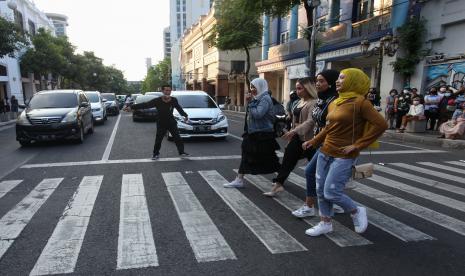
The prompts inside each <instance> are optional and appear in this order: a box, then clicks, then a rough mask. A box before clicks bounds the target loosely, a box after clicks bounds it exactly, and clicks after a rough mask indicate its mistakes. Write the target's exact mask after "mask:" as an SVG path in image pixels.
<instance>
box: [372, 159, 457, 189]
mask: <svg viewBox="0 0 465 276" xmlns="http://www.w3.org/2000/svg"><path fill="white" fill-rule="evenodd" d="M375 171H380V172H383V173H387V174H391V175H394V176H397V177H401V178H404V179H408V180H411V181H415V182H417V183H420V184H423V185H426V186H429V187H433V188H437V189H441V190H444V191H448V192H451V193H455V194H459V195H465V189H464V188H460V187H457V186H454V185H449V184H446V183H443V182H439V181H436V180H432V179H429V178H425V177H421V176H418V175H414V174H410V173H405V172H402V171H399V170H395V169H391V168H388V167H386V166H379V165H375Z"/></svg>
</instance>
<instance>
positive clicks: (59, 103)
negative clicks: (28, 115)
mask: <svg viewBox="0 0 465 276" xmlns="http://www.w3.org/2000/svg"><path fill="white" fill-rule="evenodd" d="M77 105H78V101H77V97H76V95H75V94H74V93H46V94H36V95H35V96H34V97H32V99H31V101H30V102H29V107H30V108H34V109H38V108H72V107H76V106H77Z"/></svg>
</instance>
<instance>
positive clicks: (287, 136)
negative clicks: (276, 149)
mask: <svg viewBox="0 0 465 276" xmlns="http://www.w3.org/2000/svg"><path fill="white" fill-rule="evenodd" d="M295 134H296V133H295V132H294V131H292V130H291V131H288V132H286V133H284V135H283V136H281V138H283V139H285V140H288V141H290V140H291V139H292V137H294V135H295Z"/></svg>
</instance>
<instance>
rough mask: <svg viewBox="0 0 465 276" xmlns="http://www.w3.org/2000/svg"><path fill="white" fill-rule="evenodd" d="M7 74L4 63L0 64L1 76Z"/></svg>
mask: <svg viewBox="0 0 465 276" xmlns="http://www.w3.org/2000/svg"><path fill="white" fill-rule="evenodd" d="M6 75H7V70H6V67H5V66H3V65H0V76H6Z"/></svg>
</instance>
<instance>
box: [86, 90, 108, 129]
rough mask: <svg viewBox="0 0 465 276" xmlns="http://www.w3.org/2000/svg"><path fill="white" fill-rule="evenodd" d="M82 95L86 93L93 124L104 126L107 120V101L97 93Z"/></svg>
mask: <svg viewBox="0 0 465 276" xmlns="http://www.w3.org/2000/svg"><path fill="white" fill-rule="evenodd" d="M84 93H86V96H87V98H89V100H90V106H91V107H92V116H93V117H94V122H95V123H100V124H104V123H105V121H106V120H107V109H106V108H105V102H106V101H107V100H105V99H103V98H102V95H100V92H98V91H85V92H84Z"/></svg>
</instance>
